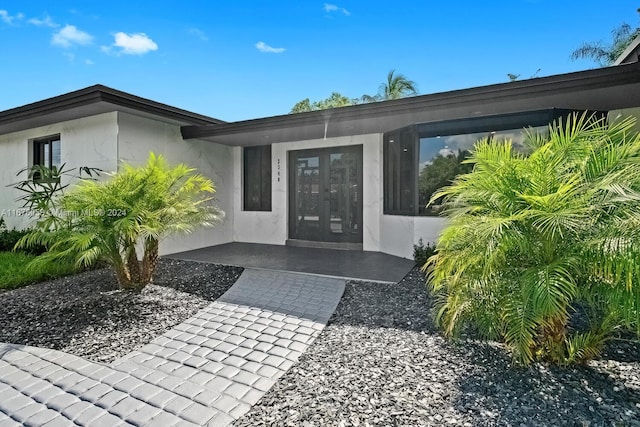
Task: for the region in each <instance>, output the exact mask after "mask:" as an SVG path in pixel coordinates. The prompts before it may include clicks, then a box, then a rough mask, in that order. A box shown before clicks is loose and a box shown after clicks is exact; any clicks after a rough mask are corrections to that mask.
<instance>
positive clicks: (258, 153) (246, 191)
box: [242, 145, 272, 212]
mask: <svg viewBox="0 0 640 427" xmlns="http://www.w3.org/2000/svg"><path fill="white" fill-rule="evenodd" d="M242 158H243V161H242V166H243V168H242V178H243V181H242V194H243V197H242V201H243V204H242V209H243V210H244V211H249V212H250V211H256V212H271V208H272V203H271V198H272V191H271V182H272V160H271V145H255V146H249V147H244V148H243V151H242Z"/></svg>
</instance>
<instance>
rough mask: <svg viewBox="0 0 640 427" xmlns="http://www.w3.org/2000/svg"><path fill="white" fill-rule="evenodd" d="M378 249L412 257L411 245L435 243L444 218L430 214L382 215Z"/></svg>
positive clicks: (444, 222)
mask: <svg viewBox="0 0 640 427" xmlns="http://www.w3.org/2000/svg"><path fill="white" fill-rule="evenodd" d="M380 223H381V232H380V235H381V242H382V244H381V247H380V251H381V252H384V253H388V254H391V255H396V256H399V257H402V258H410V259H412V258H413V245H414V244H417V243H418V242H419V240H420V239H422V242H423V244H427V243H435V242H436V241H437V240H438V236H439V235H440V232H441V231H442V229H443V228H444V226H445V224H446V220H445V219H444V218H440V217H430V216H403V215H382V218H381V221H380Z"/></svg>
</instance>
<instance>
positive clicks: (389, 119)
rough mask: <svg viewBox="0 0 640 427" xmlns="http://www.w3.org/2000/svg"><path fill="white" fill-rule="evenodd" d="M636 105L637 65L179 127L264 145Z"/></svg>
mask: <svg viewBox="0 0 640 427" xmlns="http://www.w3.org/2000/svg"><path fill="white" fill-rule="evenodd" d="M639 106H640V63H632V64H625V65H618V66H614V67H607V68H599V69H594V70H587V71H580V72H575V73H568V74H559V75H554V76H549V77H540V78H534V79H529V80H522V81H515V82H508V83H501V84H494V85H490V86H481V87H476V88H471V89H462V90H455V91H451V92H442V93H435V94H429V95H421V96H414V97H410V98H404V99H399V100H394V101H383V102H375V103H370V104H361V105H355V106H350V107H343V108H334V109H330V110H323V111H312V112H308V113H300V114H287V115H281V116H274V117H268V118H263V119H255V120H246V121H240V122H232V123H222V124H214V125H204V126H183V127H182V136H183V138H184V139H195V138H197V139H202V140H206V141H210V142H216V143H221V144H226V145H232V146H250V145H266V144H272V143H278V142H290V141H301V140H313V139H323V138H325V137H326V138H333V137H340V136H350V135H363V134H371V133H384V132H388V131H390V130H393V129H398V128H401V127H404V126H408V125H412V124H419V123H428V122H437V121H443V120H453V119H464V118H470V117H482V116H491V115H498V114H508V113H515V112H525V111H533V110H545V109H552V108H560V109H570V110H592V111H609V110H614V109H621V108H631V107H639Z"/></svg>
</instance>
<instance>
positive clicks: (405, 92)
mask: <svg viewBox="0 0 640 427" xmlns="http://www.w3.org/2000/svg"><path fill="white" fill-rule="evenodd" d="M417 93H418V89H417V85H416V83H415V82H414V81H413V80H409V79H408V78H407V77H406V76H405V75H404V74H396V70H391V71H389V74H387V80H386V81H385V82H384V83H382V84H381V85H380V88H379V89H378V93H377V94H376V95H373V96H371V95H362V102H376V101H389V100H392V99H400V98H406V97H407V96H412V95H416V94H417Z"/></svg>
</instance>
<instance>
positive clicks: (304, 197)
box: [293, 156, 321, 240]
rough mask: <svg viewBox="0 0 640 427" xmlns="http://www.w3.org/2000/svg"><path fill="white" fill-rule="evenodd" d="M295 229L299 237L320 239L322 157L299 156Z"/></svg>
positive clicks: (295, 190) (295, 187)
mask: <svg viewBox="0 0 640 427" xmlns="http://www.w3.org/2000/svg"><path fill="white" fill-rule="evenodd" d="M294 167H295V171H296V173H295V178H294V179H295V182H294V189H293V191H294V194H295V230H296V235H297V236H298V238H299V239H305V240H319V239H320V236H321V234H320V233H321V229H320V190H321V188H320V157H317V156H311V157H298V158H296V162H295V165H294Z"/></svg>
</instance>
